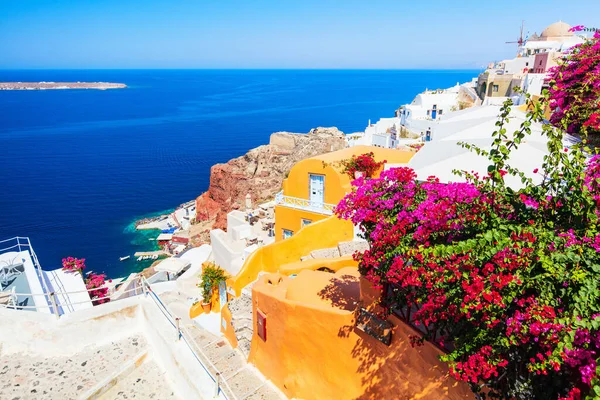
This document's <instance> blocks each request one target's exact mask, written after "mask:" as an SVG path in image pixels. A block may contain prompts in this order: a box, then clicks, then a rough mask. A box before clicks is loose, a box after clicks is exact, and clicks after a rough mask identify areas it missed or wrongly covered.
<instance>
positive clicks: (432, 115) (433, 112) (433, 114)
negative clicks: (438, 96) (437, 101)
mask: <svg viewBox="0 0 600 400" xmlns="http://www.w3.org/2000/svg"><path fill="white" fill-rule="evenodd" d="M436 116H437V110H431V119H435V117H436Z"/></svg>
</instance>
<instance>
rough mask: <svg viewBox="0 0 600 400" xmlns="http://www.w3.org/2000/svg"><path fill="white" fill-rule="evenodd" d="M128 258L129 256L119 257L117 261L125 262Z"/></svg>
mask: <svg viewBox="0 0 600 400" xmlns="http://www.w3.org/2000/svg"><path fill="white" fill-rule="evenodd" d="M129 257H131V256H125V257H119V261H125V260H127V259H129Z"/></svg>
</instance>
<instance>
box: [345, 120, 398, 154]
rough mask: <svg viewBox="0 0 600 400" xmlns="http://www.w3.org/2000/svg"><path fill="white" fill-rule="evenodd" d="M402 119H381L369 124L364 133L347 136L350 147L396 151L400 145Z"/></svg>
mask: <svg viewBox="0 0 600 400" xmlns="http://www.w3.org/2000/svg"><path fill="white" fill-rule="evenodd" d="M399 134H400V118H398V117H393V118H381V119H380V120H379V121H377V122H376V123H374V124H372V123H371V121H369V124H368V125H367V127H366V128H365V131H364V132H359V133H352V134H350V135H346V140H347V141H348V145H349V146H350V147H352V146H377V147H385V148H389V149H395V148H396V147H398V144H399V137H400V136H399Z"/></svg>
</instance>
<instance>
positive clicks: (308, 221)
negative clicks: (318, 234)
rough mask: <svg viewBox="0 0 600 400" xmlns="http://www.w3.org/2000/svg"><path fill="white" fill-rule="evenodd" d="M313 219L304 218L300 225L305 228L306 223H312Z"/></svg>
mask: <svg viewBox="0 0 600 400" xmlns="http://www.w3.org/2000/svg"><path fill="white" fill-rule="evenodd" d="M311 222H312V221H311V220H310V219H306V218H302V221H300V225H301V226H302V227H303V228H304V227H305V226H306V225H310V223H311Z"/></svg>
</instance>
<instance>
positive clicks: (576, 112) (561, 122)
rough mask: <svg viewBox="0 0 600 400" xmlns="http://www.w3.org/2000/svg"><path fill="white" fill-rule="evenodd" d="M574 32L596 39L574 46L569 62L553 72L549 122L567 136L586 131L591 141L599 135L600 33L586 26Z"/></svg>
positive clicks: (576, 28) (569, 55)
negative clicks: (586, 34) (590, 35)
mask: <svg viewBox="0 0 600 400" xmlns="http://www.w3.org/2000/svg"><path fill="white" fill-rule="evenodd" d="M572 30H574V31H588V32H594V35H593V37H592V38H591V39H590V40H587V41H585V42H584V43H582V44H580V45H577V46H574V47H573V48H572V50H571V52H570V53H569V54H568V56H567V57H566V59H565V60H564V61H563V62H561V63H560V64H559V65H558V66H556V67H554V68H553V69H552V71H551V74H550V81H551V88H550V94H551V100H550V107H551V108H552V110H553V114H552V117H551V119H550V120H551V122H552V123H553V124H555V125H556V126H558V127H561V128H563V129H565V130H567V132H570V133H579V132H581V131H585V133H586V134H587V135H590V137H591V138H592V137H594V136H598V135H599V134H600V31H597V30H595V29H590V28H585V27H583V26H575V27H573V29H572ZM598 139H599V138H596V141H597V140H598Z"/></svg>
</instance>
